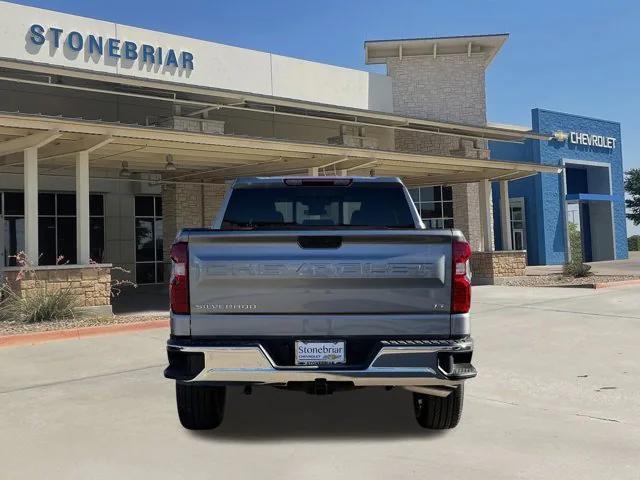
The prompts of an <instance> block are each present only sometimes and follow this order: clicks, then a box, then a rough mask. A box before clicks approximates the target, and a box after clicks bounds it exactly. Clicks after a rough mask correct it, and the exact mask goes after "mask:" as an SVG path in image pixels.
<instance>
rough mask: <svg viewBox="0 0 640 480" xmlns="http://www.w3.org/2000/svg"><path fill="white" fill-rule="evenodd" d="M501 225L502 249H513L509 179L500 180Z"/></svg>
mask: <svg viewBox="0 0 640 480" xmlns="http://www.w3.org/2000/svg"><path fill="white" fill-rule="evenodd" d="M500 227H501V230H502V249H503V250H513V245H512V244H511V207H510V205H509V181H508V180H501V181H500Z"/></svg>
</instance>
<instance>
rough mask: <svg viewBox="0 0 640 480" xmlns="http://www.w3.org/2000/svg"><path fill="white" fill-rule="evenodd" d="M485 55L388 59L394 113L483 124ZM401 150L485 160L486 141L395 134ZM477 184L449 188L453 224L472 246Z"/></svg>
mask: <svg viewBox="0 0 640 480" xmlns="http://www.w3.org/2000/svg"><path fill="white" fill-rule="evenodd" d="M487 62H488V58H487V57H486V56H484V55H472V56H471V57H469V56H467V55H466V54H461V55H438V56H436V57H435V58H434V57H433V55H420V56H405V57H403V58H388V59H387V70H388V74H389V76H390V77H392V79H393V109H394V113H398V114H401V115H407V116H411V117H417V118H425V119H429V120H441V121H447V122H457V123H465V124H470V125H486V123H487V118H486V97H485V69H486V66H487ZM395 143H396V149H397V150H399V151H408V152H420V153H431V154H436V155H452V154H455V155H459V156H467V157H469V158H486V156H487V151H486V149H487V144H486V142H485V141H478V140H476V141H475V144H474V141H473V140H470V139H458V138H456V137H450V136H444V135H433V134H422V133H414V132H396V135H395ZM479 203H480V202H479V196H478V185H477V184H460V185H454V187H453V207H454V211H453V216H454V219H453V222H454V226H455V227H456V228H459V229H460V230H462V232H463V233H464V234H465V236H466V237H467V239H468V240H469V242H470V243H471V246H472V249H473V250H478V249H479V248H480V246H481V244H482V232H481V228H480V211H479Z"/></svg>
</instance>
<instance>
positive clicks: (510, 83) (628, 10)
mask: <svg viewBox="0 0 640 480" xmlns="http://www.w3.org/2000/svg"><path fill="white" fill-rule="evenodd" d="M16 3H21V4H23V5H32V6H36V7H42V8H48V9H52V10H58V11H62V12H67V13H73V14H77V15H82V16H86V17H92V18H98V19H102V20H109V21H114V22H118V23H124V24H128V25H134V26H137V27H141V28H148V29H152V30H159V31H163V32H169V33H174V34H177V35H185V36H189V37H194V38H200V39H203V40H209V41H213V42H218V43H225V44H229V45H236V46H239V47H245V48H251V49H255V50H262V51H268V52H272V53H278V54H281V55H288V56H292V57H298V58H304V59H307V60H312V61H318V62H323V63H330V64H334V65H340V66H344V67H351V68H359V69H366V70H370V71H376V72H380V73H384V70H383V68H384V67H383V66H379V65H376V66H366V65H364V49H363V42H364V41H365V40H376V39H388V38H415V37H431V36H449V35H479V34H488V33H509V34H510V38H509V40H508V41H507V43H506V44H505V46H504V47H503V49H502V50H501V52H500V53H499V54H498V56H497V57H496V58H495V59H494V61H493V63H492V64H491V66H490V67H489V70H488V71H487V115H488V119H489V120H490V121H492V122H499V123H514V124H520V125H530V124H531V113H530V112H531V108H534V107H539V108H547V109H551V110H558V111H564V112H570V113H575V114H580V115H586V116H591V117H596V118H603V119H607V120H614V121H618V122H620V123H621V125H622V149H623V158H624V165H625V169H629V168H634V167H635V168H640V135H638V133H639V132H640V116H639V115H638V114H637V112H639V111H640V61H639V58H640V55H639V46H640V43H639V41H638V30H639V28H640V2H637V1H634V0H613V1H606V2H605V1H602V0H600V1H591V0H576V1H560V0H555V1H553V0H551V1H547V0H536V1H528V2H525V1H517V0H503V1H497V0H496V1H492V0H483V1H478V0H464V1H463V0H460V1H457V0H449V1H442V0H441V1H430V0H388V1H382V0H322V1H320V0H271V1H267V0H233V1H228V0H221V1H218V0H208V1H207V0H191V1H188V0H183V1H181V2H175V1H174V0H172V1H169V0H153V1H149V0H136V1H132V0H109V1H107V2H96V1H85V2H78V1H77V0H21V1H19V2H16ZM381 68H382V69H381ZM628 226H629V234H631V233H640V227H633V226H632V225H631V224H630V223H628Z"/></svg>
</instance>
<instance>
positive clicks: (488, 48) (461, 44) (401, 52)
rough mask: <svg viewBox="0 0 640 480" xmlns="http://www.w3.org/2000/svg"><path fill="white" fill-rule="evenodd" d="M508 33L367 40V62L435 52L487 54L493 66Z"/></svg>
mask: <svg viewBox="0 0 640 480" xmlns="http://www.w3.org/2000/svg"><path fill="white" fill-rule="evenodd" d="M508 38H509V34H508V33H499V34H492V35H464V36H457V37H430V38H404V39H402V38H401V39H390V40H368V41H366V42H364V49H365V62H366V63H367V64H380V63H382V64H384V63H387V59H388V58H400V59H402V58H404V57H412V56H424V55H433V57H434V58H437V57H438V56H439V55H462V54H466V55H468V56H469V57H470V56H472V55H479V54H482V55H485V56H486V57H487V62H486V64H487V65H489V63H491V61H492V60H493V57H495V56H496V54H497V53H498V51H499V50H500V48H501V47H502V45H503V44H504V42H506V41H507V39H508Z"/></svg>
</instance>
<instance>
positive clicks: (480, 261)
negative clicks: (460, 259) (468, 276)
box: [471, 250, 527, 283]
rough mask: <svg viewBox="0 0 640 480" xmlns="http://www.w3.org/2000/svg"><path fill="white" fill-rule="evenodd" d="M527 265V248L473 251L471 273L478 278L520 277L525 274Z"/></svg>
mask: <svg viewBox="0 0 640 480" xmlns="http://www.w3.org/2000/svg"><path fill="white" fill-rule="evenodd" d="M526 266H527V252H526V250H511V251H499V252H473V254H472V255H471V273H472V274H473V278H474V279H476V280H481V281H482V280H490V281H492V280H493V279H496V278H501V277H502V278H504V277H520V276H523V275H525V268H526ZM491 283H492V282H491Z"/></svg>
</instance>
